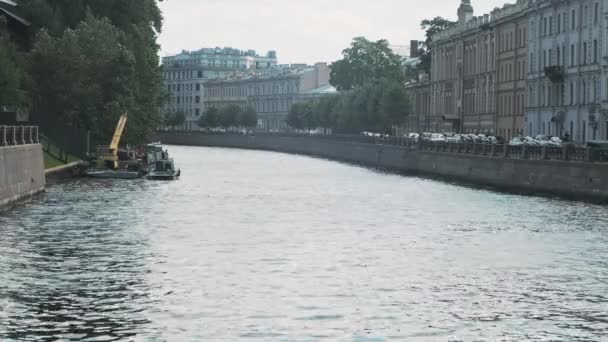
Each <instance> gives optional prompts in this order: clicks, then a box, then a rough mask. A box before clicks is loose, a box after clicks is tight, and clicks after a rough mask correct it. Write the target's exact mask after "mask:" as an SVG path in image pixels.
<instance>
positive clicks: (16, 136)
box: [0, 126, 40, 146]
mask: <svg viewBox="0 0 608 342" xmlns="http://www.w3.org/2000/svg"><path fill="white" fill-rule="evenodd" d="M38 143H40V138H39V136H38V126H0V146H16V145H29V144H38Z"/></svg>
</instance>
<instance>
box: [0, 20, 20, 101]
mask: <svg viewBox="0 0 608 342" xmlns="http://www.w3.org/2000/svg"><path fill="white" fill-rule="evenodd" d="M3 19H4V17H0V105H16V106H19V105H22V104H24V102H25V92H24V89H23V86H24V78H25V75H24V73H23V70H22V67H21V66H20V65H19V64H18V63H17V60H18V57H17V50H16V48H15V46H14V44H13V43H12V42H11V41H9V38H8V34H6V33H5V32H6V31H5V26H4V25H5V22H3Z"/></svg>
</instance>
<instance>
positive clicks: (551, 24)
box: [549, 16, 553, 35]
mask: <svg viewBox="0 0 608 342" xmlns="http://www.w3.org/2000/svg"><path fill="white" fill-rule="evenodd" d="M552 34H553V17H552V16H551V17H549V35H552Z"/></svg>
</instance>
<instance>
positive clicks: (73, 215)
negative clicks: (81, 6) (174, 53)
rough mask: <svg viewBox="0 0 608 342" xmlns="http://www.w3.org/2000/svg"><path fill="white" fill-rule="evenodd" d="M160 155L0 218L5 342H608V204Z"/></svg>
mask: <svg viewBox="0 0 608 342" xmlns="http://www.w3.org/2000/svg"><path fill="white" fill-rule="evenodd" d="M169 152H170V153H171V154H172V155H173V156H174V157H175V158H176V160H177V162H178V166H179V167H181V169H182V179H181V180H180V181H176V182H149V181H144V180H141V181H118V180H117V181H90V180H83V181H75V182H72V183H68V184H63V185H59V186H54V187H51V188H50V189H49V190H48V192H47V193H46V194H44V195H42V196H40V197H38V198H36V199H35V200H34V201H33V202H31V203H29V204H28V205H26V206H23V207H20V208H17V209H16V210H14V211H11V212H9V213H6V214H3V216H0V237H1V239H0V340H1V341H56V340H65V341H69V340H85V341H233V340H251V341H256V340H257V341H393V340H403V341H601V340H608V207H605V206H596V205H591V204H584V203H575V202H567V201H561V200H554V199H543V198H534V197H523V196H517V195H507V194H500V193H495V192H491V191H486V190H478V189H470V188H466V187H461V186H456V185H452V184H447V183H442V182H438V181H433V180H424V179H419V178H409V177H403V176H398V175H392V174H385V173H381V172H377V171H374V170H371V169H366V168H361V167H356V166H351V165H346V164H341V163H336V162H331V161H326V160H321V159H313V158H308V157H302V156H292V155H286V154H278V153H269V152H257V151H240V150H230V149H211V148H199V147H170V148H169Z"/></svg>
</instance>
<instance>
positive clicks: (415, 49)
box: [410, 40, 418, 58]
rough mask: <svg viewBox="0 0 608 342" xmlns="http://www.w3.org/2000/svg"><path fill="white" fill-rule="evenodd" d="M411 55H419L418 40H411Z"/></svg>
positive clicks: (412, 56) (414, 56) (413, 56)
mask: <svg viewBox="0 0 608 342" xmlns="http://www.w3.org/2000/svg"><path fill="white" fill-rule="evenodd" d="M410 57H411V58H416V57H418V41H417V40H410Z"/></svg>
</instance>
